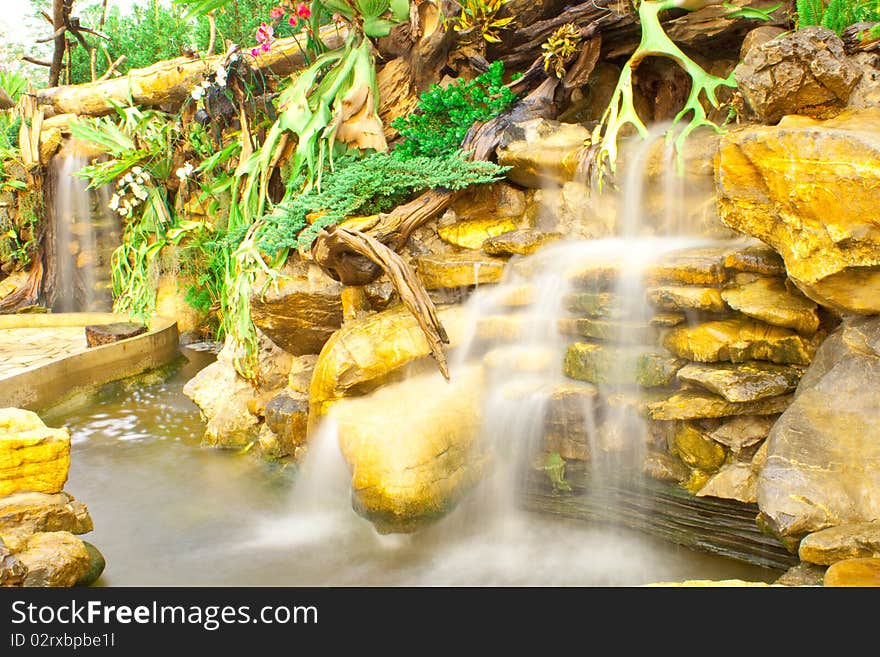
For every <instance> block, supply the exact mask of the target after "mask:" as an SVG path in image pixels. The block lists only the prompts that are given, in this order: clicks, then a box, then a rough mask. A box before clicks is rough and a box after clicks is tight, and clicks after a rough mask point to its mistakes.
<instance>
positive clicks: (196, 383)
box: [183, 333, 292, 448]
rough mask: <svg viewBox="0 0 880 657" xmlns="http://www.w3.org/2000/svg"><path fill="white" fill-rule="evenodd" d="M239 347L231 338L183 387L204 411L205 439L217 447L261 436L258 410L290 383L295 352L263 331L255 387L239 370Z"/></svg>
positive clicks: (252, 439)
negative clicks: (235, 365)
mask: <svg viewBox="0 0 880 657" xmlns="http://www.w3.org/2000/svg"><path fill="white" fill-rule="evenodd" d="M236 355H237V351H236V349H235V347H234V345H233V344H232V342H231V341H227V343H226V345H225V346H224V347H223V349H222V350H221V351H220V353H219V354H218V355H217V360H216V361H215V362H214V363H211V364H210V365H208V366H207V367H205V368H204V369H202V370H201V371H199V373H198V374H196V375H195V376H194V377H193V378H192V379H190V380H189V381H187V382H186V385H184V387H183V394H184V395H186V396H187V397H189V398H190V399H192V401H193V402H194V403H195V404H196V406H198V407H199V409H200V410H201V411H202V415H203V416H204V417H205V421H206V428H205V436H204V442H205V444H207V445H212V446H217V447H234V448H238V447H244V446H246V445H248V444H250V443H252V442H253V441H255V440H256V439H257V436H258V433H259V430H260V426H259V424H260V423H259V419H258V418H257V414H258V413H259V411H261V410H262V408H261V407H263V408H264V407H265V403H266V402H268V401H269V400H270V399H272V398H273V397H274V396H275V395H277V394H278V393H279V392H281V390H283V389H284V388H285V387H286V386H287V383H288V374H289V372H290V369H291V362H292V356H291V355H290V354H288V353H287V352H285V351H284V350H282V349H279V348H278V346H277V345H275V344H274V343H273V342H272V341H271V340H269V339H268V338H267V337H266V336H265V335H263V334H262V333H261V334H259V362H260V383H259V385H258V386H257V387H256V388H254V386H253V385H251V383H249V382H248V381H246V380H245V379H243V378H242V377H241V376H239V375H238V373H237V372H236V371H235V367H234V365H233V361H234V359H235V358H236Z"/></svg>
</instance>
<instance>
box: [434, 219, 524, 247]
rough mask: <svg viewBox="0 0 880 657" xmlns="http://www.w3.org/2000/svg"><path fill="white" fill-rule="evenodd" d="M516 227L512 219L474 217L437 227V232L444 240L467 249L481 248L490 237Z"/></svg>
mask: <svg viewBox="0 0 880 657" xmlns="http://www.w3.org/2000/svg"><path fill="white" fill-rule="evenodd" d="M515 229H516V223H515V222H514V221H513V220H512V219H473V220H471V221H459V222H457V223H454V224H451V225H449V226H443V227H441V228H438V229H437V234H438V235H440V239H442V240H443V241H444V242H448V243H449V244H452V245H454V246H460V247H462V248H465V249H479V248H480V247H481V246H482V245H483V242H485V241H486V240H487V239H489V238H490V237H495V236H497V235H501V234H503V233H507V232H509V231H512V230H515Z"/></svg>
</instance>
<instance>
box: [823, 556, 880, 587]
mask: <svg viewBox="0 0 880 657" xmlns="http://www.w3.org/2000/svg"><path fill="white" fill-rule="evenodd" d="M823 584H824V585H825V586H870V587H872V588H876V587H878V586H880V559H871V558H868V559H845V560H844V561H838V562H837V563H835V564H833V565H832V566H830V567H829V568H828V570H826V571H825V579H824V582H823Z"/></svg>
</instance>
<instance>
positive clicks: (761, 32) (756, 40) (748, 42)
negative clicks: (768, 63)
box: [739, 25, 787, 60]
mask: <svg viewBox="0 0 880 657" xmlns="http://www.w3.org/2000/svg"><path fill="white" fill-rule="evenodd" d="M786 32H787V30H784V29H783V28H781V27H777V26H775V25H761V26H760V27H756V28H755V29H753V30H750V31H749V32H748V33H747V34H746V36H745V38H744V39H743V42H742V45H741V46H740V50H739V58H740V60H743V59H745V58H746V56H747V55H748V54H749V52H751V50H752V49H753V48H757V47H758V46H762V45H764V44H765V43H767V42H768V41H770V40H771V39H775V38H776V37H778V36H781V35H783V34H785V33H786Z"/></svg>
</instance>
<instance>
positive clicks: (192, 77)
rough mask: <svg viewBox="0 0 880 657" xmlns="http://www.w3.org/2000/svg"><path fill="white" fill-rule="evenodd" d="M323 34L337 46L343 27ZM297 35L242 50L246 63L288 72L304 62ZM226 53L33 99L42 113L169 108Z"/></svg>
mask: <svg viewBox="0 0 880 657" xmlns="http://www.w3.org/2000/svg"><path fill="white" fill-rule="evenodd" d="M322 36H323V39H324V42H325V43H326V44H327V46H328V47H330V48H336V47H338V46H341V45H342V43H343V40H344V39H345V31H344V30H339V31H337V30H336V29H335V28H333V29H331V30H328V31H327V32H326V34H325V35H322ZM300 39H301V37H299V36H295V37H288V38H286V39H278V40H277V41H276V42H275V43H274V44H273V47H272V50H270V51H269V52H267V53H261V54H260V55H258V56H257V57H253V56H252V55H251V54H250V53H249V52H243V53H242V54H243V56H244V58H245V61H247V63H248V64H249V65H250V66H251V68H254V69H257V70H260V71H263V72H264V73H271V74H273V75H277V76H283V75H289V74H290V73H292V72H293V71H295V70H297V69H299V68H302V67H303V66H304V65H305V63H306V61H305V57H304V55H303V51H304V48H305V42H304V40H300ZM225 58H226V54H221V55H213V56H211V57H205V58H203V59H195V58H191V57H177V58H176V59H169V60H167V61H162V62H158V63H156V64H153V65H152V66H148V67H146V68H138V69H132V70H131V71H129V72H128V74H127V75H125V76H122V77H118V78H112V79H109V80H99V81H96V82H86V83H84V84H76V85H65V86H60V87H50V88H48V89H41V90H39V91H38V92H37V103H38V105H40V106H41V107H43V109H44V111H45V113H46V116H54V115H56V114H77V115H79V116H101V115H104V114H110V113H112V112H113V111H114V104H117V105H119V104H122V105H128V104H129V103H133V104H135V105H142V106H145V107H160V108H162V109H165V110H171V109H173V108H176V107H177V106H179V105H180V104H181V103H182V102H183V101H184V100H186V98H187V97H188V96H189V94H190V92H191V91H192V89H193V87H194V86H196V85H197V84H198V83H199V82H201V81H202V80H203V79H204V76H205V75H206V74H209V73H211V72H212V71H214V70H215V69H216V68H217V65H218V64H222V63H223V62H224V59H225Z"/></svg>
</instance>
